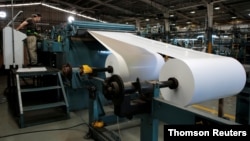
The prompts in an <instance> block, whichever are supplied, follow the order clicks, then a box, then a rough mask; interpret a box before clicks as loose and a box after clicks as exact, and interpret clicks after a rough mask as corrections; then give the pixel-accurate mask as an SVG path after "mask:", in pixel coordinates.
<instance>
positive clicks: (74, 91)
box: [38, 21, 239, 141]
mask: <svg viewBox="0 0 250 141" xmlns="http://www.w3.org/2000/svg"><path fill="white" fill-rule="evenodd" d="M135 29H136V28H135V26H134V25H127V24H114V23H101V22H89V21H73V22H72V23H67V24H62V25H58V26H55V27H53V29H52V32H51V37H50V38H47V39H44V40H42V41H41V45H40V46H39V51H40V52H39V58H38V59H39V60H41V61H43V62H42V63H43V64H45V65H46V66H51V67H53V68H57V69H61V75H62V76H63V78H62V80H63V84H64V89H65V93H66V97H67V103H68V108H69V111H73V110H80V109H84V108H88V110H89V125H90V126H89V134H88V135H86V137H87V138H88V137H89V138H90V137H91V138H95V139H97V140H116V141H119V140H120V138H119V135H117V133H116V132H111V131H108V130H107V129H105V126H106V125H110V124H115V123H116V121H117V117H119V118H122V119H124V120H131V119H133V118H134V117H136V118H139V119H140V122H141V123H140V130H141V137H140V138H141V140H143V141H156V140H158V126H159V121H163V122H165V123H167V124H199V123H204V124H227V125H228V124H230V125H235V124H236V125H238V124H239V123H236V122H232V121H229V120H227V119H223V118H220V117H215V116H212V115H210V114H206V113H200V112H199V111H198V110H195V109H189V108H184V107H181V106H178V105H174V104H172V103H170V102H167V101H165V100H163V99H162V98H161V97H160V88H165V87H168V88H170V89H173V90H175V89H177V88H178V87H179V80H178V78H175V77H169V78H168V79H166V80H164V81H158V80H150V81H145V80H141V78H140V77H138V78H134V81H124V80H123V78H122V77H121V76H119V75H116V74H113V67H114V66H107V67H106V66H105V60H106V58H107V56H108V55H109V54H110V50H108V49H107V48H106V47H107V46H106V45H105V44H103V43H102V42H101V41H100V40H97V39H96V38H94V37H93V36H91V34H89V31H91V30H95V31H96V30H97V31H115V32H128V33H135ZM105 73H109V74H111V76H110V77H107V76H106V75H105ZM110 104H112V105H113V106H114V111H113V112H112V113H107V112H105V110H104V106H105V105H110ZM180 117H185V118H180Z"/></svg>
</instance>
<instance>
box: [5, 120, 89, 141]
mask: <svg viewBox="0 0 250 141" xmlns="http://www.w3.org/2000/svg"><path fill="white" fill-rule="evenodd" d="M81 125H87V126H89V125H88V124H87V123H85V122H83V123H79V124H77V125H74V126H71V127H65V128H58V129H45V130H37V131H29V132H23V133H15V134H9V135H4V136H0V139H1V138H7V137H11V136H18V135H23V134H32V133H39V132H50V131H59V130H70V129H72V128H75V127H78V126H81Z"/></svg>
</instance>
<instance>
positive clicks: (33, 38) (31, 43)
mask: <svg viewBox="0 0 250 141" xmlns="http://www.w3.org/2000/svg"><path fill="white" fill-rule="evenodd" d="M41 17H42V15H41V14H39V13H38V14H32V15H31V17H29V18H27V19H25V20H24V21H23V22H22V23H21V24H20V25H19V26H18V27H17V28H16V30H20V29H23V28H24V27H26V35H27V38H26V46H27V49H28V52H27V53H28V57H27V59H28V60H29V64H28V65H29V66H38V65H41V64H40V63H38V59H37V39H38V37H39V34H38V32H37V23H38V22H40V21H41Z"/></svg>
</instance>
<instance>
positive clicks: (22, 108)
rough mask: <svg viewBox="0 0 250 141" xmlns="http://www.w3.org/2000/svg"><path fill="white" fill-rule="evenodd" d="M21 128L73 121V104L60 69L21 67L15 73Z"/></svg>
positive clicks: (18, 119) (18, 118)
mask: <svg viewBox="0 0 250 141" xmlns="http://www.w3.org/2000/svg"><path fill="white" fill-rule="evenodd" d="M13 74H14V76H15V77H14V78H13V79H15V81H14V82H16V84H15V85H16V91H17V100H18V106H17V111H19V112H18V117H17V121H18V123H19V126H20V128H24V127H28V126H32V125H37V124H42V123H48V122H54V121H58V120H64V119H69V118H70V114H69V104H68V101H67V96H66V93H65V89H64V85H63V82H62V77H61V73H60V71H59V70H58V69H55V68H47V67H33V68H21V69H17V70H15V71H14V72H13Z"/></svg>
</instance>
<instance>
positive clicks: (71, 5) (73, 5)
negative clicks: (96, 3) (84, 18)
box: [50, 0, 94, 13]
mask: <svg viewBox="0 0 250 141" xmlns="http://www.w3.org/2000/svg"><path fill="white" fill-rule="evenodd" d="M50 1H53V2H56V3H59V4H62V5H66V6H68V7H71V8H72V7H75V8H77V9H80V10H82V11H88V12H91V13H94V11H93V10H92V9H90V8H83V7H81V6H78V5H76V4H71V3H68V2H64V1H62V0H50Z"/></svg>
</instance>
